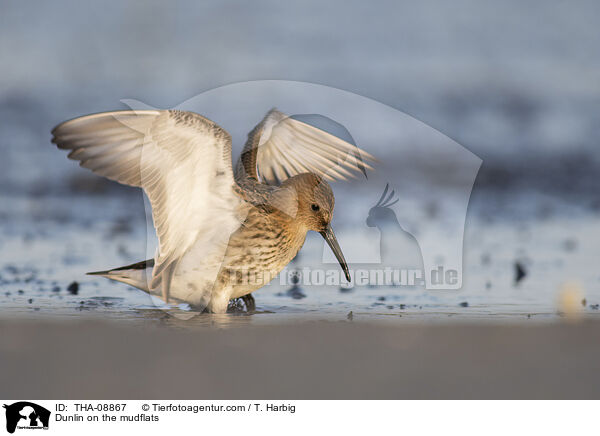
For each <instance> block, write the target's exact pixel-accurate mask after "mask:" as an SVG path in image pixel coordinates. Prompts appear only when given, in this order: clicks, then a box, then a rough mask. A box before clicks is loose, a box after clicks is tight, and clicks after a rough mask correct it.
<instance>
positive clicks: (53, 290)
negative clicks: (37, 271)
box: [52, 286, 60, 292]
mask: <svg viewBox="0 0 600 436" xmlns="http://www.w3.org/2000/svg"><path fill="white" fill-rule="evenodd" d="M52 292H60V286H54V287H53V288H52Z"/></svg>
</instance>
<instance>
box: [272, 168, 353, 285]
mask: <svg viewBox="0 0 600 436" xmlns="http://www.w3.org/2000/svg"><path fill="white" fill-rule="evenodd" d="M281 188H283V190H286V191H288V192H294V193H295V199H296V204H295V206H296V207H295V222H296V223H297V224H298V225H299V226H301V227H303V228H305V229H306V230H313V231H315V232H319V233H320V234H321V236H323V238H324V239H325V241H326V242H327V244H328V245H329V247H330V248H331V250H332V251H333V254H334V255H335V257H336V258H337V260H338V262H339V263H340V266H341V267H342V269H343V270H344V274H345V276H346V279H347V280H348V281H350V273H349V271H348V265H347V263H346V260H345V259H344V254H343V253H342V250H341V248H340V246H339V244H338V242H337V239H336V237H335V234H334V233H333V229H332V228H331V220H332V218H333V208H334V205H335V198H334V196H333V191H332V190H331V186H329V183H327V182H326V181H325V179H324V178H323V177H320V176H317V175H316V174H312V173H304V174H299V175H297V176H294V177H291V178H289V179H287V180H285V181H284V182H283V184H282V185H281Z"/></svg>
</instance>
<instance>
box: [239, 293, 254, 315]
mask: <svg viewBox="0 0 600 436" xmlns="http://www.w3.org/2000/svg"><path fill="white" fill-rule="evenodd" d="M242 301H243V302H244V304H245V305H246V312H254V311H255V310H256V302H255V301H254V297H253V296H252V294H246V295H244V296H243V297H242Z"/></svg>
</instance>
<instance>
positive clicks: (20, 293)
mask: <svg viewBox="0 0 600 436" xmlns="http://www.w3.org/2000/svg"><path fill="white" fill-rule="evenodd" d="M17 293H18V294H19V295H23V294H24V293H25V291H24V290H23V289H19V290H18V291H17Z"/></svg>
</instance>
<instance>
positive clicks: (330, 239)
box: [319, 226, 350, 281]
mask: <svg viewBox="0 0 600 436" xmlns="http://www.w3.org/2000/svg"><path fill="white" fill-rule="evenodd" d="M319 233H321V236H323V239H325V240H326V241H327V245H329V248H331V251H333V254H334V255H335V258H336V259H337V260H338V262H339V263H340V266H341V267H342V270H344V275H345V276H346V280H348V281H350V271H348V264H347V263H346V259H344V254H343V253H342V249H341V248H340V245H339V244H338V241H337V239H336V238H335V234H334V233H333V229H332V228H331V226H327V228H326V229H325V230H323V231H322V232H319Z"/></svg>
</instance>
